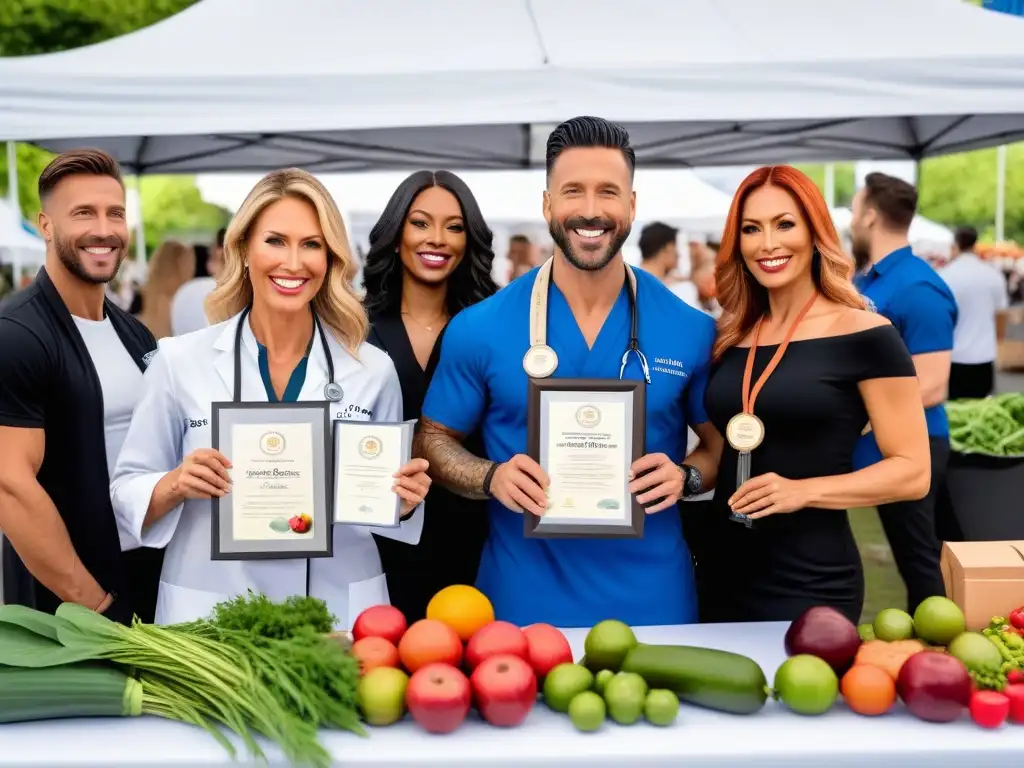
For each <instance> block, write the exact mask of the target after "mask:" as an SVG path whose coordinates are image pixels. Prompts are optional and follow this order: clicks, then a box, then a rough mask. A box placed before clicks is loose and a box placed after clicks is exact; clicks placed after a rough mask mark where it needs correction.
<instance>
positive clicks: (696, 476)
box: [686, 467, 704, 493]
mask: <svg viewBox="0 0 1024 768" xmlns="http://www.w3.org/2000/svg"><path fill="white" fill-rule="evenodd" d="M687 469H688V471H687V473H686V489H687V490H688V491H689V492H690V493H697V491H699V490H700V489H701V486H703V485H704V478H703V477H702V476H701V474H700V470H699V469H697V468H696V467H688V468H687Z"/></svg>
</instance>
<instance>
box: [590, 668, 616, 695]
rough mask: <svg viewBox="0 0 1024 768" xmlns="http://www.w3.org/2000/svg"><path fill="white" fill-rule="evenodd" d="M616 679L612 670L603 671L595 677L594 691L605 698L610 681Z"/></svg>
mask: <svg viewBox="0 0 1024 768" xmlns="http://www.w3.org/2000/svg"><path fill="white" fill-rule="evenodd" d="M613 677H615V673H614V672H612V671H611V670H610V669H602V670H601V671H600V672H598V673H597V674H596V675H594V690H595V691H597V692H598V693H599V694H601V695H602V696H604V689H605V686H607V685H608V681H609V680H611V679H612V678H613Z"/></svg>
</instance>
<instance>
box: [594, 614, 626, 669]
mask: <svg viewBox="0 0 1024 768" xmlns="http://www.w3.org/2000/svg"><path fill="white" fill-rule="evenodd" d="M636 644H637V641H636V635H634V634H633V630H632V629H630V628H629V626H628V625H626V624H623V623H622V622H621V621H616V620H615V619H607V620H605V621H602V622H599V623H597V624H595V625H594V627H593V629H591V630H590V632H588V633H587V639H586V640H584V641H583V650H584V653H585V654H586V658H587V667H588V668H589V669H591V670H592V671H595V672H596V671H598V670H601V669H610V670H611V671H612V672H618V671H619V667H621V666H622V660H623V659H624V658H626V654H627V653H628V652H629V650H630V649H631V648H634V647H635V646H636Z"/></svg>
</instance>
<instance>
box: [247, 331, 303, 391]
mask: <svg viewBox="0 0 1024 768" xmlns="http://www.w3.org/2000/svg"><path fill="white" fill-rule="evenodd" d="M309 344H310V345H309V347H307V348H306V354H305V355H304V356H303V358H302V359H301V360H299V364H298V365H296V366H295V369H294V370H293V371H292V375H291V376H289V377H288V384H287V385H286V386H285V388H284V394H283V395H282V396H281V399H280V400H278V399H277V392H275V391H274V383H273V382H272V381H271V380H270V359H269V357H268V356H267V348H266V347H264V346H263V345H262V344H260V343H258V342H257V344H256V346H257V347H259V357H258V360H259V366H260V378H262V379H263V388H264V389H265V390H266V391H267V402H268V403H277V402H281V403H294V402H297V401H298V399H299V395H300V394H301V393H302V387H303V386H305V384H306V366H307V365H308V363H309V350H310V349H312V348H313V342H312V341H310V342H309Z"/></svg>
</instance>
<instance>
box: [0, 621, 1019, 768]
mask: <svg viewBox="0 0 1024 768" xmlns="http://www.w3.org/2000/svg"><path fill="white" fill-rule="evenodd" d="M785 630H786V625H785V624H778V623H771V624H718V625H714V624H705V625H690V626H681V627H645V628H639V629H637V630H636V633H637V637H638V638H639V639H640V640H641V642H646V643H672V644H684V645H696V646H702V647H709V648H720V649H722V650H727V651H734V652H736V653H743V654H746V655H748V656H751V657H752V658H754V659H756V660H757V661H758V662H759V663H760V664H761V665H762V667H763V668H764V671H765V675H766V676H767V678H768V682H769V684H771V683H772V680H773V678H774V676H775V670H776V669H777V668H778V666H779V665H780V664H781V663H782V662H783V661H784V659H785V652H784V650H783V647H782V637H783V634H784V633H785ZM566 635H567V637H568V638H569V641H570V643H571V644H572V646H573V650H574V652H575V654H576V657H577V658H579V656H581V655H582V646H583V639H584V637H585V635H586V632H585V631H583V630H570V631H568V632H566ZM471 718H473V719H470V720H467V722H466V723H464V724H463V725H462V726H461V727H460V728H459V729H458V730H457V731H455V732H454V733H452V734H449V735H447V736H432V735H430V734H427V733H425V732H424V731H423V730H421V729H420V728H419V727H418V726H417V725H416V724H415V723H413V722H411V721H409V720H408V718H407V719H406V721H404V722H402V723H399V724H397V725H393V726H390V727H388V728H375V729H372V730H371V733H370V736H369V737H368V738H359V737H357V736H355V735H352V734H349V733H333V732H332V733H326V734H324V735H323V737H322V738H323V743H324V745H325V746H327V748H328V749H330V750H331V752H332V754H333V755H334V757H335V760H336V763H335V764H336V765H339V766H353V767H354V766H373V768H452V767H453V766H466V767H467V768H468V766H474V768H475V767H476V766H481V767H482V766H487V767H488V768H491V767H492V766H519V765H522V766H529V767H530V768H556V767H559V766H570V765H572V766H586V767H587V768H593V767H594V766H628V767H630V768H632V766H679V765H685V766H686V768H721V767H722V766H745V767H748V766H752V765H756V766H757V768H800V767H801V766H806V767H807V768H811V767H812V766H813V767H814V768H821V767H822V766H828V768H865V766H871V767H872V768H883V767H887V766H894V767H897V766H898V768H912V767H916V766H921V767H922V768H940V767H942V766H950V768H954V767H955V768H967V767H971V766H981V765H996V764H1003V765H1014V764H1017V765H1019V764H1021V760H1022V759H1024V725H1016V726H1014V725H1007V726H1004V727H1003V728H1002V729H1000V730H998V731H986V730H983V729H981V728H979V727H977V726H975V725H974V724H973V723H972V722H971V720H970V718H969V716H968V715H967V714H966V713H965V714H964V716H963V717H962V718H961V720H960V721H959V722H956V723H949V724H944V725H937V724H931V723H925V722H922V721H920V720H917V719H915V718H914V717H912V716H911V715H910V714H909V713H907V712H906V711H905V710H903V709H902V706H901V705H897V708H896V709H895V710H894V711H893V712H892V713H890V714H888V715H886V716H883V717H877V718H868V717H861V716H858V715H855V714H853V713H852V712H850V711H849V710H848V709H847V708H846V707H845V705H844V704H843V703H842V701H841V700H840V701H839V702H838V703H837V704H836V706H835V707H834V708H833V710H832V711H831V712H829V713H828V714H826V715H823V716H820V717H801V716H799V715H796V714H794V713H792V712H790V711H789V710H788V709H786V708H785V707H784V706H783V705H782V704H780V703H777V702H773V701H769V702H768V704H767V705H766V706H765V708H764V709H763V710H762V711H761V712H759V713H757V714H755V715H750V716H735V715H725V714H721V713H716V712H710V711H706V710H702V709H699V708H696V707H691V706H687V705H683V706H682V707H681V708H680V712H679V718H678V720H677V721H676V724H675V725H674V726H672V727H669V728H656V727H654V726H651V725H648V724H646V723H644V722H640V723H638V724H636V725H632V726H626V727H624V726H619V725H616V724H615V723H613V722H611V721H609V722H608V723H607V724H606V725H605V726H604V728H602V729H601V730H600V731H598V732H596V733H592V734H582V733H579V732H577V731H576V730H575V729H574V728H573V726H572V724H571V723H570V722H569V718H568V716H566V715H559V714H556V713H554V712H551V711H550V710H548V709H547V708H546V707H545V706H543V704H541V703H538V705H537V707H536V708H535V709H534V710H533V712H532V713H531V714H530V716H529V718H528V719H527V721H526V722H525V723H524V724H523V725H522V726H521V727H519V728H514V729H499V728H493V727H491V726H488V725H486V724H485V723H483V722H481V721H479V720H477V719H475V716H472V715H471ZM267 754H268V756H269V758H270V764H271V765H274V766H283V765H285V763H284V761H283V760H282V759H281V758H280V756H279V755H278V754H277V753H276V752H275V751H274V750H272V749H271V750H268V753H267ZM998 761H1005V762H1002V763H999V762H998ZM226 765H231V762H230V759H229V757H228V754H227V752H226V751H224V750H223V748H222V747H221V746H220V745H219V744H217V743H216V742H215V741H213V739H211V738H210V736H209V735H208V734H206V733H204V732H203V731H201V730H199V729H195V728H191V727H188V726H184V725H178V724H176V723H171V722H165V721H162V720H159V719H156V718H133V719H127V720H114V719H102V720H68V721H63V722H47V723H32V724H24V725H20V724H19V725H0V768H7V767H8V766H78V767H80V768H84V767H86V766H88V768H120V767H122V766H150V767H154V768H155V767H156V766H160V767H164V766H168V767H169V766H189V768H206V767H207V766H226ZM236 765H237V763H236Z"/></svg>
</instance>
